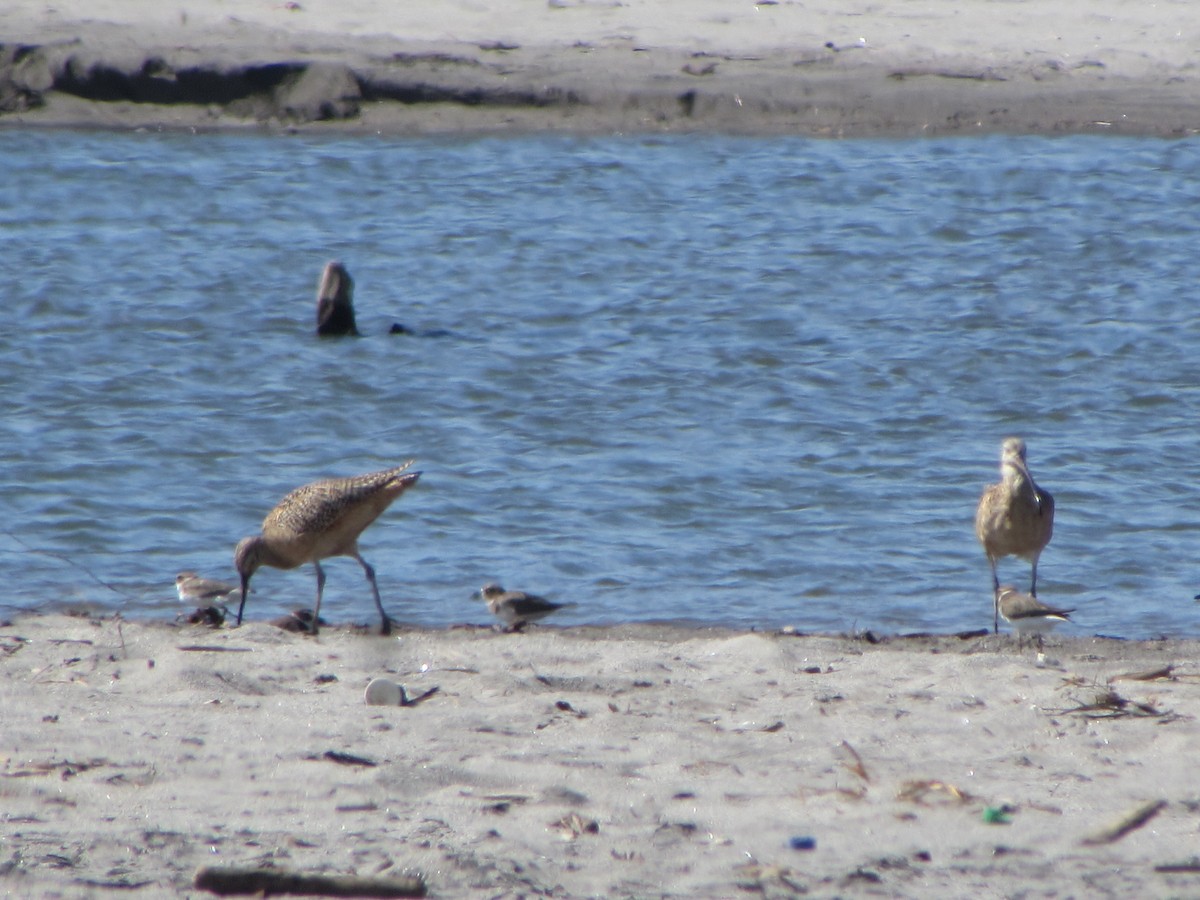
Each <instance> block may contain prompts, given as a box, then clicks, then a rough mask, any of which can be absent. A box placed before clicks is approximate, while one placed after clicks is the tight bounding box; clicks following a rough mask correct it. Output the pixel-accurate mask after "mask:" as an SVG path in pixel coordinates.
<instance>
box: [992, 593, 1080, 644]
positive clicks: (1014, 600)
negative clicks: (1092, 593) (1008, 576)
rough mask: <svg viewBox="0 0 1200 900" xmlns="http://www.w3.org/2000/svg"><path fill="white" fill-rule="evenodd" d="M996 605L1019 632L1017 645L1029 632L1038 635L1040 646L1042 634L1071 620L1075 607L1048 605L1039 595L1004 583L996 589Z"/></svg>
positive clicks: (1014, 629)
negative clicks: (1059, 607) (1034, 595)
mask: <svg viewBox="0 0 1200 900" xmlns="http://www.w3.org/2000/svg"><path fill="white" fill-rule="evenodd" d="M996 605H997V606H998V607H999V609H1000V615H1002V616H1004V621H1006V622H1008V624H1010V625H1012V627H1013V631H1015V632H1016V633H1017V646H1018V647H1020V646H1021V640H1022V639H1023V638H1024V637H1025V635H1027V634H1032V635H1035V636H1036V637H1037V643H1038V647H1041V646H1042V635H1043V634H1045V633H1046V632H1048V631H1050V630H1051V629H1052V628H1054V626H1055V625H1059V624H1061V623H1063V622H1069V621H1071V616H1070V613H1073V612H1075V610H1073V609H1056V608H1055V607H1053V606H1047V605H1046V604H1045V603H1043V602H1042V601H1041V600H1039V599H1038V598H1037V597H1031V596H1030V595H1029V594H1022V593H1021V592H1020V591H1018V590H1017V589H1016V588H1015V587H1013V586H1012V585H1011V584H1002V585H1000V587H998V588H997V589H996Z"/></svg>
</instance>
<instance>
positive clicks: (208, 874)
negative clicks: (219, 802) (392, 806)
mask: <svg viewBox="0 0 1200 900" xmlns="http://www.w3.org/2000/svg"><path fill="white" fill-rule="evenodd" d="M192 884H193V885H194V886H195V887H196V888H197V889H199V890H202V891H209V892H211V893H213V894H220V895H221V896H223V897H224V896H230V895H233V894H258V895H259V896H264V897H269V896H272V895H273V894H300V895H306V896H310V897H311V896H322V897H424V896H425V881H424V880H423V879H421V878H418V877H414V876H405V877H402V878H355V877H351V876H343V875H304V874H302V873H300V872H286V871H283V870H280V869H233V868H225V867H219V866H204V867H202V868H200V869H197V870H196V875H195V877H194V878H193V879H192Z"/></svg>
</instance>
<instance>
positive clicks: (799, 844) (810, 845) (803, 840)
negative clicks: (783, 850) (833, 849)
mask: <svg viewBox="0 0 1200 900" xmlns="http://www.w3.org/2000/svg"><path fill="white" fill-rule="evenodd" d="M788 846H789V847H791V848H792V849H793V850H816V849H817V839H816V838H815V837H813V836H812V835H809V834H794V835H792V836H791V837H790V838H788Z"/></svg>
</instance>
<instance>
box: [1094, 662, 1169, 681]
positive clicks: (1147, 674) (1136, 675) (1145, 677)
mask: <svg viewBox="0 0 1200 900" xmlns="http://www.w3.org/2000/svg"><path fill="white" fill-rule="evenodd" d="M1174 671H1175V666H1173V665H1171V664H1170V663H1168V664H1167V665H1165V666H1161V667H1160V668H1157V669H1147V670H1145V671H1143V672H1122V673H1121V674H1120V675H1113V676H1112V677H1111V678H1109V679H1108V683H1109V684H1112V683H1113V682H1114V681H1159V680H1160V679H1169V680H1171V681H1174V680H1175V676H1174V675H1173V674H1172V673H1173V672H1174Z"/></svg>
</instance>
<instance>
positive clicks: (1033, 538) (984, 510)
mask: <svg viewBox="0 0 1200 900" xmlns="http://www.w3.org/2000/svg"><path fill="white" fill-rule="evenodd" d="M1053 533H1054V498H1053V497H1052V496H1050V493H1049V491H1045V490H1043V489H1042V488H1040V487H1038V485H1037V483H1036V482H1035V481H1034V480H1033V476H1032V475H1030V474H1029V467H1028V466H1027V465H1026V463H1025V442H1024V441H1023V440H1021V439H1020V438H1017V437H1010V438H1006V439H1005V441H1004V443H1003V445H1002V446H1001V451H1000V481H998V482H997V483H996V484H993V485H989V486H988V487H987V488H986V489H985V490H984V492H983V496H982V497H981V498H980V500H979V507H978V509H977V510H976V511H975V536H976V537H977V538H979V543H980V544H982V545H983V552H984V553H986V554H987V559H988V565H990V566H991V569H992V591H993V600H994V601H995V603H994V606H995V609H994V627H995V630H996V631H999V630H1000V609H999V604H998V595H999V591H1000V578H999V576H998V575H997V573H996V564H997V562H998V561H999V560H1000V559H1002V558H1003V557H1005V556H1017V557H1020V558H1022V559H1027V560H1029V561H1030V563H1032V566H1033V571H1032V575H1031V580H1030V586H1029V593H1030V594H1031V595H1032V596H1034V597H1036V596H1037V564H1038V557H1039V556H1041V554H1042V551H1043V550H1044V549H1045V548H1046V545H1047V544H1049V543H1050V537H1051V535H1052V534H1053Z"/></svg>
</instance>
